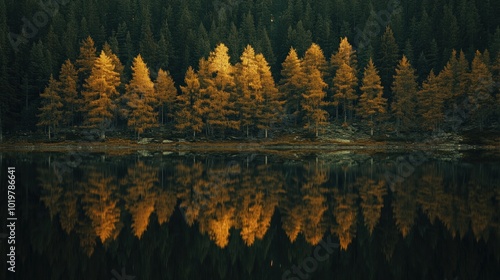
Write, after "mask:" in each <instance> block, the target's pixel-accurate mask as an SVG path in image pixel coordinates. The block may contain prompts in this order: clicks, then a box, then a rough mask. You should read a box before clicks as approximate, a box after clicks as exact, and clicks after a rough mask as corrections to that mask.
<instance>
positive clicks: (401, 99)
mask: <svg viewBox="0 0 500 280" xmlns="http://www.w3.org/2000/svg"><path fill="white" fill-rule="evenodd" d="M392 93H393V101H392V104H391V107H392V108H391V110H392V112H393V113H394V115H395V117H396V131H397V132H398V133H399V128H400V127H401V126H403V127H406V128H411V127H412V126H413V124H414V120H415V107H416V98H417V77H416V76H415V69H413V67H412V66H411V64H410V62H409V61H408V59H406V56H404V55H403V58H402V59H401V61H400V62H399V64H398V67H397V68H396V75H394V83H393V84H392Z"/></svg>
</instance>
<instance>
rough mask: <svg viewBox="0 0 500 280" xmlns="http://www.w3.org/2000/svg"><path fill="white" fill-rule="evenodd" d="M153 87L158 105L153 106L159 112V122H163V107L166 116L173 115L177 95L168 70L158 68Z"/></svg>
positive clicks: (171, 116)
mask: <svg viewBox="0 0 500 280" xmlns="http://www.w3.org/2000/svg"><path fill="white" fill-rule="evenodd" d="M155 89H156V96H157V98H158V101H159V103H158V105H155V108H156V109H159V111H160V112H161V123H162V124H164V123H165V116H164V115H165V109H166V110H167V118H168V117H170V118H173V117H174V105H175V100H176V97H177V89H176V88H175V83H174V80H173V79H172V76H170V73H169V72H168V71H165V70H163V69H161V68H160V70H159V71H158V77H156V82H155Z"/></svg>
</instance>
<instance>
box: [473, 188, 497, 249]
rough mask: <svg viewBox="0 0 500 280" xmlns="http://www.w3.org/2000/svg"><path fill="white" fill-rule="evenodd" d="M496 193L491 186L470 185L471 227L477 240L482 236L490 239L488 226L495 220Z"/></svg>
mask: <svg viewBox="0 0 500 280" xmlns="http://www.w3.org/2000/svg"><path fill="white" fill-rule="evenodd" d="M494 195H495V194H494V193H493V191H492V190H491V189H490V188H484V187H480V186H479V185H478V184H472V185H470V191H469V196H468V203H469V207H470V211H471V227H472V232H473V233H474V236H475V237H476V240H477V241H479V239H481V237H482V238H483V239H484V240H485V241H487V240H488V233H489V232H488V226H490V225H491V222H492V220H493V213H494V205H493V202H492V198H493V197H494Z"/></svg>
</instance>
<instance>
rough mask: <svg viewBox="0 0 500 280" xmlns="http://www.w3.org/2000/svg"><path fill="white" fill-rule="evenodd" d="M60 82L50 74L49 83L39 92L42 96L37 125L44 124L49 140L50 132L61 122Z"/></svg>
mask: <svg viewBox="0 0 500 280" xmlns="http://www.w3.org/2000/svg"><path fill="white" fill-rule="evenodd" d="M59 87H60V83H59V82H58V81H57V80H56V79H54V77H53V76H52V75H50V79H49V84H48V86H47V87H46V88H45V90H44V92H43V93H42V94H40V98H42V107H40V114H39V115H38V118H39V121H38V124H37V125H38V126H46V127H47V128H48V132H49V140H50V138H51V133H52V132H53V131H55V129H56V128H57V127H58V126H59V125H60V124H61V122H62V120H63V111H62V107H63V104H62V102H61V101H62V98H61V96H59Z"/></svg>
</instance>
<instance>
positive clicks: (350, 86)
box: [333, 62, 358, 124]
mask: <svg viewBox="0 0 500 280" xmlns="http://www.w3.org/2000/svg"><path fill="white" fill-rule="evenodd" d="M357 83H358V79H357V77H356V71H355V70H354V69H353V68H352V67H351V66H349V65H348V64H347V63H345V62H344V63H342V64H341V65H340V68H339V69H338V70H337V72H336V74H335V77H334V78H333V85H334V86H333V87H334V89H333V90H334V94H333V99H334V102H335V104H342V108H343V110H344V124H347V111H348V110H349V109H351V108H352V105H351V104H352V102H353V101H355V100H356V99H357V98H358V96H357V95H356V90H355V87H356V86H357Z"/></svg>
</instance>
